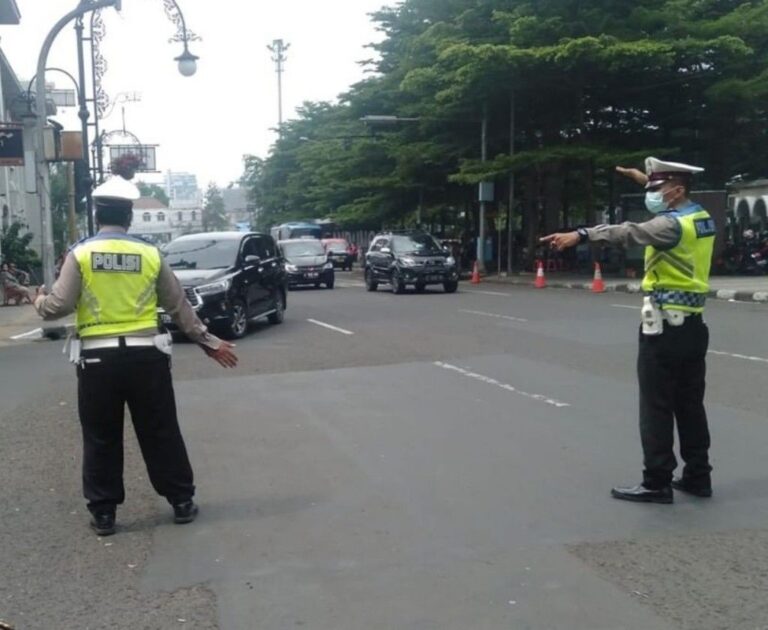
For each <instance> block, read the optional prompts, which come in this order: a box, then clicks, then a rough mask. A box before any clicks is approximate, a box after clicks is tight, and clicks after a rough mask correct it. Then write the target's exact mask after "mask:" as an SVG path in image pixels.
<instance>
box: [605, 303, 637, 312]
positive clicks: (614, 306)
mask: <svg viewBox="0 0 768 630" xmlns="http://www.w3.org/2000/svg"><path fill="white" fill-rule="evenodd" d="M611 306H612V307H613V308H629V309H632V310H633V311H639V310H640V308H639V307H637V306H627V305H626V304H611Z"/></svg>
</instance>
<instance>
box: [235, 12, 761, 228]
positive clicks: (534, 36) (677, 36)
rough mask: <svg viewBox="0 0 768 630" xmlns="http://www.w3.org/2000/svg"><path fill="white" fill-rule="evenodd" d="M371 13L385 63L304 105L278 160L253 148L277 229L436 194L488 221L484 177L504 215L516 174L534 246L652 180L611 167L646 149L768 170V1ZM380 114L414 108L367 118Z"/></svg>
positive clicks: (433, 214) (737, 169) (257, 185)
mask: <svg viewBox="0 0 768 630" xmlns="http://www.w3.org/2000/svg"><path fill="white" fill-rule="evenodd" d="M373 20H374V21H375V22H376V24H377V26H378V28H379V29H380V31H381V32H382V33H383V34H384V38H383V39H382V41H381V42H380V43H378V44H375V45H373V46H372V47H371V48H372V49H373V50H374V51H375V52H376V53H377V58H376V59H375V60H372V61H370V62H368V66H369V68H370V70H371V71H372V72H371V76H370V77H369V78H368V79H366V80H365V81H363V82H361V83H359V84H357V85H354V86H352V87H351V88H350V89H349V91H348V92H347V93H345V94H343V95H341V96H340V98H339V101H338V102H337V103H335V104H329V103H307V104H305V105H304V107H302V108H301V109H300V110H299V112H298V117H297V118H296V120H293V121H290V122H289V123H287V124H286V125H285V127H284V130H283V135H282V137H281V139H280V140H278V141H277V142H276V143H275V145H274V146H273V147H272V150H271V152H270V154H269V156H268V157H267V158H266V159H263V160H262V159H257V158H250V159H249V160H248V161H247V164H246V175H245V176H244V180H243V181H244V182H245V185H247V186H248V188H249V190H251V191H252V195H255V196H257V197H258V199H259V205H260V206H261V207H262V208H263V214H262V221H263V223H264V224H270V223H275V222H279V221H281V220H285V219H299V218H313V217H331V218H334V219H335V220H337V221H338V222H339V223H341V224H342V225H346V226H350V227H352V226H363V227H372V228H377V227H380V226H381V225H382V224H398V223H405V224H407V223H409V222H413V220H414V217H415V212H416V209H417V207H419V206H421V209H422V216H424V217H425V218H426V220H427V221H430V222H431V221H433V220H435V219H436V218H441V224H443V225H444V224H445V217H446V215H448V216H449V217H451V216H458V215H459V213H462V212H463V216H465V217H469V218H472V219H473V220H472V221H470V220H468V219H465V221H466V224H465V227H466V228H467V229H476V206H477V204H476V202H475V197H476V189H475V186H476V184H477V183H478V182H480V181H485V180H491V181H495V182H496V190H497V199H498V200H499V201H498V203H496V204H493V206H492V208H491V214H493V213H495V212H504V211H505V207H504V204H505V200H506V199H507V198H508V193H509V191H508V185H509V184H508V183H509V182H510V176H512V175H514V181H515V198H516V199H517V207H516V208H515V212H516V213H519V214H521V215H522V223H523V228H524V230H525V232H526V235H527V237H528V241H529V243H533V241H534V239H535V237H536V236H537V234H538V233H539V232H541V231H543V230H549V229H556V228H559V227H561V226H562V225H563V224H564V223H566V222H568V223H570V224H574V223H576V222H582V221H586V222H592V221H594V220H595V219H596V218H597V212H598V211H599V210H602V209H604V208H606V207H612V206H613V205H615V204H616V203H617V201H618V198H619V195H620V194H621V193H623V192H637V191H636V190H635V189H633V188H632V185H631V184H630V183H628V182H626V181H620V180H619V179H618V178H616V177H615V176H614V174H613V167H614V165H616V164H625V165H633V166H641V165H642V158H643V157H645V156H646V155H656V156H658V157H661V158H665V157H666V158H671V159H680V160H683V161H688V162H691V163H695V164H700V165H702V166H704V167H705V168H706V172H705V174H704V175H703V177H702V178H701V179H700V180H699V182H698V184H699V185H700V186H702V187H711V188H722V187H723V185H724V184H725V182H726V181H727V180H728V179H729V178H730V177H732V176H734V175H736V174H744V175H747V176H750V175H752V176H759V175H763V176H764V175H765V173H764V172H761V171H760V168H761V165H764V164H766V163H767V162H768V138H767V137H766V136H768V131H767V130H768V108H766V107H765V102H766V96H768V37H766V36H765V33H766V32H768V1H766V0H752V1H750V0H631V1H630V0H588V1H584V0H404V1H403V2H401V3H399V4H397V5H396V6H394V7H391V8H387V9H383V10H381V11H380V12H378V13H376V14H374V15H373ZM512 103H514V114H515V116H514V118H515V135H514V146H515V152H514V155H511V153H510V140H511V138H510V135H511V134H510V127H511V124H510V123H511V116H510V113H511V109H512ZM486 113H487V119H488V131H489V132H488V156H487V157H488V159H487V160H485V161H483V160H481V154H480V124H481V120H482V118H483V116H484V114H486ZM372 114H385V115H397V116H399V117H405V118H413V119H416V120H413V121H412V122H407V123H406V122H403V123H400V124H399V125H397V126H394V127H391V128H387V129H384V128H381V129H374V130H368V129H366V127H365V126H364V125H363V124H362V123H361V122H360V118H361V117H363V116H366V115H372ZM371 131H374V132H375V133H371ZM450 222H451V221H449V223H450ZM454 223H457V222H456V221H454ZM473 224H474V225H475V227H474V228H472V226H473Z"/></svg>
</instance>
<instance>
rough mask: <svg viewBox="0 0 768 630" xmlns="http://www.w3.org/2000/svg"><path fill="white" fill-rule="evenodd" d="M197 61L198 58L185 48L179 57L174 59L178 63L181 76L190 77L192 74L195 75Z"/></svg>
mask: <svg viewBox="0 0 768 630" xmlns="http://www.w3.org/2000/svg"><path fill="white" fill-rule="evenodd" d="M198 59H199V57H197V56H196V55H193V54H192V53H191V52H189V50H187V49H186V48H185V49H184V52H183V53H182V54H181V55H180V56H178V57H176V59H175V60H176V61H178V62H179V72H180V73H181V74H182V76H185V77H191V76H192V75H193V74H195V72H197V60H198Z"/></svg>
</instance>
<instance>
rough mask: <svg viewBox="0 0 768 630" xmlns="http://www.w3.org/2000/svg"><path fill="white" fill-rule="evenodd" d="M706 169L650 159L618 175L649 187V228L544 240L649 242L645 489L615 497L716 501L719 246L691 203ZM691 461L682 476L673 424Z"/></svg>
mask: <svg viewBox="0 0 768 630" xmlns="http://www.w3.org/2000/svg"><path fill="white" fill-rule="evenodd" d="M702 170H703V169H701V168H698V167H695V166H690V165H688V164H681V163H678V162H664V161H661V160H657V159H656V158H648V159H647V160H646V173H642V172H641V171H639V170H637V169H625V168H621V167H619V168H617V171H619V172H620V173H622V174H623V175H626V176H627V177H629V178H631V179H633V180H634V181H636V182H637V183H639V184H642V185H644V186H645V188H646V196H645V205H646V207H647V208H648V210H649V211H650V212H651V213H653V214H654V215H656V216H655V217H654V218H653V219H651V220H650V221H647V222H645V223H623V224H621V225H600V226H597V227H595V228H589V229H587V228H580V229H579V230H577V231H575V232H565V233H559V234H551V235H549V236H546V237H544V238H543V239H542V241H543V242H546V243H549V244H550V246H551V247H553V248H554V249H557V250H563V249H566V248H568V247H573V246H574V245H577V244H578V243H581V242H587V241H591V242H598V243H599V242H602V243H610V244H613V245H623V246H625V247H626V246H632V245H644V246H646V250H645V277H644V278H643V284H642V288H643V292H644V294H645V298H644V304H643V308H642V312H641V316H642V325H641V331H640V351H639V355H638V361H637V373H638V380H639V383H640V436H641V438H642V444H643V454H644V466H645V469H644V472H643V482H642V483H641V484H639V485H637V486H634V487H628V488H613V490H612V491H611V494H612V496H613V497H615V498H616V499H622V500H625V501H639V502H650V503H672V502H673V492H672V489H673V488H674V489H676V490H680V491H682V492H686V493H688V494H692V495H694V496H697V497H710V496H712V484H711V479H710V472H711V470H712V468H711V466H710V465H709V446H710V438H709V428H708V424H707V414H706V412H705V410H704V388H705V373H706V363H705V359H706V355H707V349H708V346H709V331H708V329H707V326H706V324H705V323H704V320H703V318H702V314H703V312H704V302H705V300H706V297H707V293H708V291H709V271H710V265H711V261H712V251H713V247H714V241H715V224H714V221H713V219H712V218H711V217H710V215H709V214H708V213H707V211H706V210H704V209H703V208H702V207H701V206H700V205H698V204H696V203H694V202H692V201H691V200H690V199H689V198H688V196H689V194H690V190H691V182H692V177H693V175H694V174H695V173H699V172H701V171H702ZM675 421H676V422H677V432H678V435H679V438H680V455H681V457H682V459H683V461H684V462H685V467H684V468H683V473H682V476H681V477H680V478H677V479H673V477H672V475H673V472H674V470H675V468H676V467H677V461H676V459H675V455H674V450H673V445H674V424H675Z"/></svg>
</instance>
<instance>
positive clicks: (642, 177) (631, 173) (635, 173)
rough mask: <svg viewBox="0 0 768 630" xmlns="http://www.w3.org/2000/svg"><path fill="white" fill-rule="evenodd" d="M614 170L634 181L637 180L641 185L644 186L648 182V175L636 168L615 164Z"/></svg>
mask: <svg viewBox="0 0 768 630" xmlns="http://www.w3.org/2000/svg"><path fill="white" fill-rule="evenodd" d="M616 172H617V173H620V174H621V175H624V177H629V179H631V180H632V181H634V182H637V183H638V184H640V185H641V186H645V185H646V184H647V183H648V176H647V175H646V174H645V173H643V171H640V170H638V169H636V168H624V167H623V166H617V167H616Z"/></svg>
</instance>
